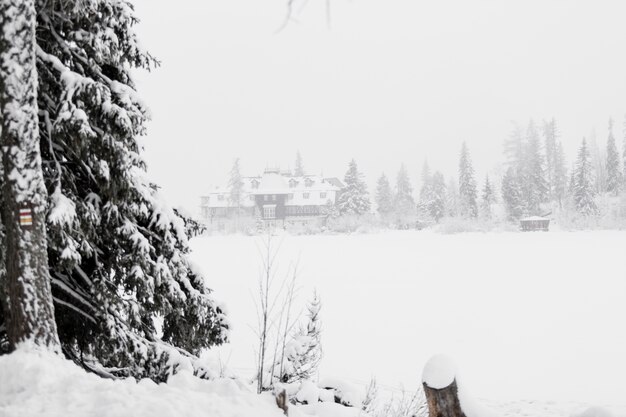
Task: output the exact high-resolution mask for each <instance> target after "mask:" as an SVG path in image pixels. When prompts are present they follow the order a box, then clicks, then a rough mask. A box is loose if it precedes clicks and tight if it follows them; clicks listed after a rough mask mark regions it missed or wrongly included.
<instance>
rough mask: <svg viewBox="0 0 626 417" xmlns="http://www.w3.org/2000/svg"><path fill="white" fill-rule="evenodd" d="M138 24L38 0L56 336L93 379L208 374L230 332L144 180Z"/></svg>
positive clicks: (177, 226) (111, 9)
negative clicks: (206, 359)
mask: <svg viewBox="0 0 626 417" xmlns="http://www.w3.org/2000/svg"><path fill="white" fill-rule="evenodd" d="M136 22H137V19H136V17H135V16H134V12H133V7H132V5H131V4H130V3H129V2H128V1H124V0H85V1H80V2H78V1H75V2H74V1H65V2H45V1H38V2H37V70H38V77H39V79H38V89H39V91H38V93H39V94H38V97H39V99H38V105H39V126H40V131H41V136H40V137H41V140H40V149H41V154H42V158H43V161H44V171H43V173H44V180H45V183H46V186H47V188H48V190H50V191H49V194H50V198H49V211H48V216H47V223H48V231H49V233H48V256H49V266H50V274H51V278H52V291H53V296H54V301H55V316H56V321H57V326H58V330H59V337H60V339H61V344H62V347H63V352H64V353H65V354H66V356H68V357H70V358H72V359H74V360H75V361H76V362H77V363H79V364H81V365H83V366H85V367H87V368H89V369H91V370H92V371H94V372H97V373H99V374H101V375H108V376H135V377H150V378H153V379H155V380H164V379H165V378H166V377H167V375H169V374H171V373H172V372H175V371H176V370H177V369H179V368H180V367H193V368H194V370H195V372H196V374H198V375H204V374H205V373H206V371H205V370H203V369H201V367H199V366H197V365H196V363H197V361H196V355H198V354H199V353H200V350H201V349H203V348H206V347H210V346H213V345H215V344H220V343H223V342H224V341H225V340H226V338H227V334H228V324H227V321H226V318H225V316H224V314H223V312H222V310H221V309H220V307H219V305H218V304H217V303H216V302H215V301H214V300H213V298H212V296H211V291H210V290H209V289H208V288H207V287H206V279H205V277H203V276H202V275H201V274H200V273H198V272H197V271H196V270H195V268H194V267H193V265H192V264H191V263H190V261H189V260H188V259H187V254H188V252H189V248H188V243H187V241H188V236H187V235H186V232H185V223H184V221H183V220H182V219H181V218H180V217H179V216H177V215H176V214H175V213H174V211H173V210H172V208H171V207H169V206H168V205H167V204H166V203H165V202H164V201H163V199H162V198H161V197H160V195H159V192H158V190H157V187H156V186H155V185H154V184H152V183H151V182H150V181H149V180H148V179H146V173H145V163H144V161H143V159H142V156H141V152H142V147H141V145H140V144H139V142H138V138H139V137H140V136H142V135H144V134H145V123H146V121H147V119H148V110H147V109H146V107H145V105H144V104H143V101H142V100H141V98H140V97H139V96H138V95H137V93H136V91H135V86H134V84H133V81H132V77H131V71H133V70H134V69H135V68H143V69H150V68H153V67H154V66H155V65H156V61H155V60H154V59H153V58H152V57H151V56H150V55H149V54H148V53H147V52H145V51H144V50H143V49H141V47H140V46H139V44H138V42H137V38H136V35H135V33H134V29H133V26H134V25H135V24H136ZM0 328H2V326H1V325H0ZM0 338H1V337H0Z"/></svg>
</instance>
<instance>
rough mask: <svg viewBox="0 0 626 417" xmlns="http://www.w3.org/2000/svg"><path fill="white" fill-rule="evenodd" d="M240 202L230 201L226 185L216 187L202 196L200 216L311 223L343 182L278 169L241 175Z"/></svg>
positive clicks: (212, 219)
mask: <svg viewBox="0 0 626 417" xmlns="http://www.w3.org/2000/svg"><path fill="white" fill-rule="evenodd" d="M242 180H243V190H242V193H241V197H240V202H239V204H238V205H237V204H236V203H233V201H232V199H231V196H230V189H229V188H228V187H215V188H214V189H213V190H211V191H210V192H209V193H208V194H207V195H204V196H202V197H201V212H202V217H203V218H204V220H205V221H207V222H208V223H213V222H215V221H219V220H221V219H225V218H229V217H233V216H235V215H236V213H237V212H239V215H240V216H241V215H244V216H251V217H255V218H261V219H263V220H264V221H265V222H266V223H270V224H275V225H284V224H286V223H292V224H297V223H302V224H306V223H310V222H313V221H319V220H320V219H323V218H324V217H325V216H326V214H327V213H328V208H329V207H330V206H332V205H334V204H335V201H336V200H337V196H338V194H339V192H340V190H341V189H342V188H343V183H342V182H341V181H340V180H339V179H337V178H326V177H323V176H321V175H304V176H294V175H292V174H291V173H290V172H281V171H280V170H278V169H266V170H265V171H264V172H263V175H260V176H256V177H244V178H242Z"/></svg>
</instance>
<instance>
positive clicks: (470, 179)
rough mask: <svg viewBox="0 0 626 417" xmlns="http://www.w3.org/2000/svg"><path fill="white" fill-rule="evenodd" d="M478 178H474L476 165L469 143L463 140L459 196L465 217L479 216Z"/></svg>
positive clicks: (461, 209)
mask: <svg viewBox="0 0 626 417" xmlns="http://www.w3.org/2000/svg"><path fill="white" fill-rule="evenodd" d="M476 193H477V192H476V180H475V179H474V167H473V166H472V160H471V157H470V154H469V150H468V149H467V143H465V142H463V146H462V148H461V158H460V161H459V196H460V211H461V215H462V216H465V217H476V216H478V204H477V194H476Z"/></svg>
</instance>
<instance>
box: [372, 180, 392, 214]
mask: <svg viewBox="0 0 626 417" xmlns="http://www.w3.org/2000/svg"><path fill="white" fill-rule="evenodd" d="M393 200H394V197H393V191H392V190H391V184H389V180H388V179H387V176H386V175H385V174H384V173H383V174H382V175H381V176H380V178H378V182H377V183H376V206H377V210H378V213H379V214H380V215H382V216H384V215H387V214H389V213H391V211H392V210H393Z"/></svg>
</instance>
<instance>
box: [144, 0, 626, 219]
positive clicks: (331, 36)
mask: <svg viewBox="0 0 626 417" xmlns="http://www.w3.org/2000/svg"><path fill="white" fill-rule="evenodd" d="M286 2H287V0H262V1H261V0H206V1H199V0H178V1H176V2H171V1H165V0H136V1H135V4H136V8H137V15H138V16H139V17H140V19H141V20H142V22H141V24H140V25H139V27H138V32H139V35H140V40H141V42H142V44H143V46H144V47H145V48H146V49H148V50H149V51H150V52H151V53H152V54H153V55H155V56H157V57H158V58H159V59H160V60H161V61H162V66H161V67H160V68H158V69H157V70H156V71H154V72H152V73H144V72H141V73H138V74H137V82H138V88H139V91H140V93H141V94H142V95H143V97H144V98H145V100H146V102H147V103H148V105H149V106H150V108H151V109H152V114H153V121H152V122H151V123H150V125H149V133H148V136H147V138H145V141H144V142H145V146H146V159H147V162H148V165H149V172H150V174H151V176H152V178H153V179H154V180H155V181H156V182H157V183H158V184H160V185H162V186H163V189H164V192H165V194H166V195H167V196H168V197H169V199H170V200H171V201H172V203H173V204H175V205H183V206H185V207H186V208H188V209H189V210H192V211H194V212H196V211H197V206H198V204H199V196H200V195H201V194H202V193H205V192H206V191H207V190H208V189H209V187H210V185H212V184H213V185H215V184H221V183H222V182H224V181H226V179H227V173H228V171H229V170H230V167H231V165H232V162H233V159H234V158H235V157H240V158H241V165H242V169H243V174H244V175H253V174H257V173H259V172H260V171H262V169H263V168H265V167H266V166H280V167H282V168H287V167H288V166H291V167H293V162H294V159H295V154H296V151H297V150H300V152H301V153H302V156H303V158H304V163H305V168H306V169H307V170H308V171H309V172H310V173H320V172H322V171H323V173H324V174H325V175H327V176H337V177H343V175H344V173H345V171H346V168H347V164H348V161H349V160H350V159H351V158H356V160H357V163H358V164H359V167H360V168H361V169H362V170H363V171H364V173H365V174H366V179H367V181H368V184H369V185H370V192H372V193H373V185H374V183H375V180H376V178H377V177H378V176H379V175H380V174H381V172H383V171H384V172H386V173H387V175H388V176H391V177H393V178H395V175H396V172H397V170H398V168H399V165H400V163H402V162H404V163H405V164H406V165H407V168H408V170H409V173H410V175H411V179H412V182H413V185H414V187H417V185H418V177H419V174H420V172H421V167H422V164H423V162H424V160H425V159H426V158H428V161H429V164H430V165H431V168H434V169H439V170H441V171H442V172H443V173H444V174H445V175H446V176H447V177H448V176H452V175H456V167H457V163H458V154H459V151H460V147H461V143H462V142H463V141H467V142H468V145H469V148H470V152H471V154H472V157H473V159H474V165H475V168H476V170H477V177H478V182H479V183H481V182H482V178H483V177H484V175H485V174H486V173H487V172H488V171H490V172H497V171H495V170H496V168H497V165H498V164H500V163H501V162H502V161H503V156H502V142H503V140H504V139H505V138H506V136H507V135H508V134H509V132H510V130H511V126H512V121H520V122H523V123H526V122H527V121H528V119H529V118H531V117H532V118H533V119H534V120H535V121H536V122H541V120H542V119H547V118H551V117H555V118H556V119H557V123H558V127H559V130H560V134H561V138H562V140H563V142H564V146H565V149H566V152H567V156H568V164H569V163H571V161H572V158H573V155H574V151H575V149H576V147H577V146H578V144H579V143H580V141H581V139H582V137H583V136H586V137H588V138H589V137H590V135H592V132H595V134H596V139H597V141H598V143H600V144H601V145H602V146H604V143H605V142H606V135H607V122H608V118H609V117H610V116H612V117H613V118H615V119H616V129H615V135H616V137H617V138H618V143H619V145H620V147H621V138H622V137H623V133H622V120H623V117H624V113H626V82H625V76H626V26H625V25H624V20H625V18H624V16H626V3H624V2H623V1H618V0H616V1H601V0H600V1H597V0H596V1H576V0H542V1H538V0H537V1H535V0H525V1H504V0H492V1H490V0H471V1H470V0H454V1H436V2H430V1H428V2H427V1H416V0H378V1H376V0H332V6H331V7H332V10H331V22H330V28H328V25H327V21H326V19H325V13H324V12H325V10H324V7H323V3H324V2H323V1H321V0H309V2H308V3H309V4H308V5H307V6H306V7H305V8H303V9H302V10H301V11H298V10H296V13H295V16H294V17H295V18H296V19H297V21H296V22H292V23H290V24H289V25H288V26H287V27H286V28H285V29H284V30H282V31H280V32H277V29H278V28H280V26H281V24H282V22H283V19H284V14H285V3H286Z"/></svg>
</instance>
